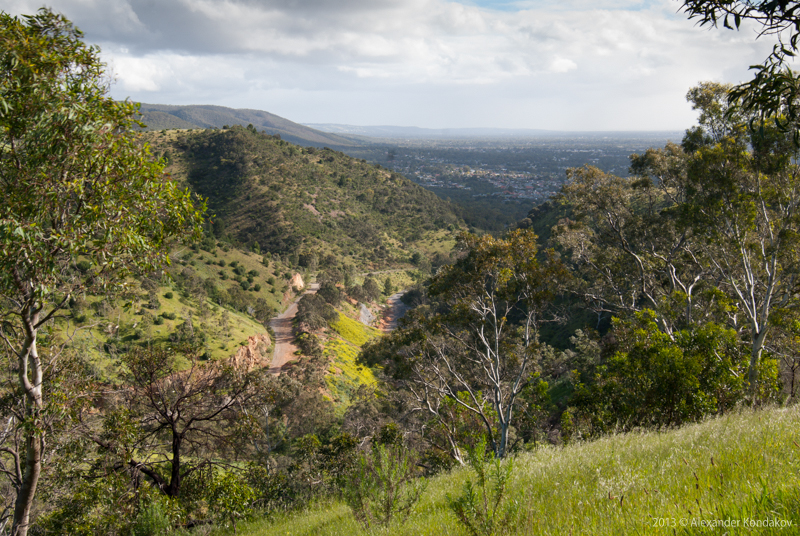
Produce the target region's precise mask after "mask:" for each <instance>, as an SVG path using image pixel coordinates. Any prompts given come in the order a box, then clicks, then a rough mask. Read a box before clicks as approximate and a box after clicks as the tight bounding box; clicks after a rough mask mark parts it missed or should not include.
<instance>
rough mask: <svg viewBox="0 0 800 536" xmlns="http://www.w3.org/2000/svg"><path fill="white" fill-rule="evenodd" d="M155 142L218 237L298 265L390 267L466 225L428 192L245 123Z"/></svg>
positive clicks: (448, 207)
mask: <svg viewBox="0 0 800 536" xmlns="http://www.w3.org/2000/svg"><path fill="white" fill-rule="evenodd" d="M152 143H153V144H155V145H157V146H158V149H159V150H169V151H170V154H172V155H173V161H174V163H173V165H172V171H173V173H174V174H175V175H176V176H178V177H181V178H185V180H187V181H188V183H189V184H190V185H191V186H192V187H193V188H194V189H195V191H196V192H198V193H199V194H200V195H203V196H205V197H208V199H209V206H210V207H211V208H212V209H213V210H214V212H215V214H216V215H217V219H216V223H215V225H216V227H215V234H217V235H223V234H224V235H227V236H228V237H229V239H231V240H233V241H234V242H236V243H237V244H241V245H242V246H243V247H246V248H250V247H252V246H253V245H254V244H256V243H257V244H258V245H259V248H260V251H262V252H269V253H278V254H280V255H287V260H289V261H291V262H290V263H291V265H292V266H303V267H305V268H307V269H309V270H312V269H315V268H316V266H314V265H315V264H316V265H323V264H322V262H321V260H322V259H323V258H324V254H323V253H322V252H323V251H324V252H327V253H328V254H333V255H334V256H335V257H342V256H345V255H354V256H355V259H356V260H357V262H358V263H359V264H363V263H375V264H380V265H386V264H389V263H392V262H395V261H398V260H405V259H407V258H408V253H407V252H406V251H405V248H404V246H402V245H401V244H404V243H406V242H408V241H412V242H413V241H414V240H417V239H418V238H419V237H422V236H423V235H425V234H426V233H430V232H433V231H435V230H437V229H442V230H444V229H447V228H448V226H449V225H453V226H455V227H457V226H458V225H459V224H460V220H459V218H458V216H456V215H455V213H454V212H453V209H452V207H451V206H450V205H449V203H447V202H445V201H443V200H441V199H439V198H438V197H436V196H435V195H434V194H432V193H430V192H428V191H426V190H425V189H423V188H422V187H420V186H418V185H416V184H414V183H412V182H411V181H408V180H406V179H404V178H402V177H400V176H399V175H396V174H395V175H392V174H391V173H389V172H387V171H385V170H381V169H377V168H375V167H373V166H369V165H367V164H365V163H361V162H359V161H357V160H354V159H352V158H350V157H347V156H345V155H344V154H342V153H338V152H335V151H332V150H330V149H322V150H315V151H314V152H311V151H309V150H306V149H301V148H296V147H294V146H291V145H289V144H287V143H286V142H285V141H282V140H278V139H275V138H274V137H272V136H268V135H265V134H262V133H258V132H253V131H252V130H248V129H246V128H241V127H238V126H237V127H233V128H231V129H229V130H206V131H201V132H192V133H191V134H185V133H182V134H179V135H176V136H175V137H174V138H169V139H168V140H167V139H162V138H157V137H154V139H153V140H152ZM343 177H345V178H347V179H349V180H348V181H341V180H340V179H342V178H343ZM368 190H371V191H372V192H373V195H371V196H370V195H362V194H364V193H365V192H367V191H368ZM309 192H313V194H314V197H313V199H312V198H310V197H309V196H308V193H309ZM312 266H314V268H312Z"/></svg>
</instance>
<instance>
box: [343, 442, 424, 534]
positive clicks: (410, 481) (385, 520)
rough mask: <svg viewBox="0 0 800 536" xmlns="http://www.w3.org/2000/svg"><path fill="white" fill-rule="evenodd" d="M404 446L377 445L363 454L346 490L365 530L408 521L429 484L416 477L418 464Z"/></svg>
mask: <svg viewBox="0 0 800 536" xmlns="http://www.w3.org/2000/svg"><path fill="white" fill-rule="evenodd" d="M408 452H409V451H408V450H407V449H405V448H404V447H403V446H401V445H391V446H387V445H382V444H375V445H374V446H373V448H372V451H371V453H367V454H361V455H360V456H359V458H358V461H357V463H356V464H355V467H354V468H353V470H352V471H351V472H350V474H349V477H348V478H347V480H346V482H345V486H344V488H343V490H342V497H343V499H344V501H345V503H347V506H349V507H350V510H351V511H352V512H353V517H355V518H356V520H357V521H358V522H359V523H360V524H361V525H362V526H363V527H364V528H365V529H369V528H370V527H371V526H374V525H388V524H389V523H390V522H391V521H392V520H393V519H399V520H400V521H401V522H403V521H405V520H406V519H407V518H408V516H409V514H410V513H411V509H412V508H413V507H414V505H415V504H417V502H418V501H419V499H420V497H421V496H422V493H423V492H424V491H425V487H426V485H427V482H426V481H425V479H424V478H416V477H415V475H414V463H413V461H412V459H411V457H410V456H409V454H408Z"/></svg>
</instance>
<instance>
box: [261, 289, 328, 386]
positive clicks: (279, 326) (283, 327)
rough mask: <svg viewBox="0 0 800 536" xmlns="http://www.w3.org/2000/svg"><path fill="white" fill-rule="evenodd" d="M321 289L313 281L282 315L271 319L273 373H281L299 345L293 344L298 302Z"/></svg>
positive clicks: (271, 366) (271, 371) (270, 369)
mask: <svg viewBox="0 0 800 536" xmlns="http://www.w3.org/2000/svg"><path fill="white" fill-rule="evenodd" d="M318 289H319V284H318V283H311V285H310V286H309V287H308V290H306V291H305V292H304V293H303V294H301V295H300V296H298V297H297V299H296V300H294V302H293V303H292V304H291V305H290V306H289V307H288V308H287V309H286V310H285V311H284V312H283V313H281V314H280V315H278V316H276V317H275V318H273V319H272V320H270V322H269V325H270V326H271V327H272V330H273V331H274V332H275V352H273V354H272V364H271V365H270V367H269V371H270V373H272V374H280V373H281V368H282V367H283V366H284V365H285V364H286V363H288V362H289V361H291V360H292V358H294V353H295V352H296V351H297V347H296V346H295V345H294V344H292V342H293V341H294V334H293V333H292V321H293V320H294V317H295V315H296V314H297V302H298V301H300V298H302V297H303V296H304V295H306V294H314V293H315V292H316V291H317V290H318Z"/></svg>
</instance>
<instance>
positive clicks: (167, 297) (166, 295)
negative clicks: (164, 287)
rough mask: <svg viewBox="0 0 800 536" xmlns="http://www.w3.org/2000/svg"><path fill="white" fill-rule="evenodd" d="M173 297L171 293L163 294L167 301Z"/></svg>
mask: <svg viewBox="0 0 800 536" xmlns="http://www.w3.org/2000/svg"><path fill="white" fill-rule="evenodd" d="M173 296H174V294H172V292H165V293H164V297H165V298H166V299H168V300H171V299H172V297H173Z"/></svg>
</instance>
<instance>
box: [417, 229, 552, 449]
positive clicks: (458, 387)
mask: <svg viewBox="0 0 800 536" xmlns="http://www.w3.org/2000/svg"><path fill="white" fill-rule="evenodd" d="M463 245H464V247H465V248H466V250H467V254H466V256H465V257H463V258H462V259H461V260H459V261H458V262H457V263H455V264H453V265H449V266H446V267H444V268H443V269H442V270H441V271H440V272H439V273H438V274H437V275H436V276H435V277H434V278H433V281H432V283H431V286H430V294H431V295H432V296H433V297H435V298H436V299H438V300H440V301H441V305H442V312H440V313H439V314H434V315H431V316H430V318H429V319H428V321H427V322H426V326H425V328H426V330H427V332H428V335H426V336H425V337H424V341H422V343H421V344H420V345H419V351H418V355H417V356H416V357H415V358H413V359H412V360H411V363H410V365H409V366H410V368H411V374H410V375H409V380H408V381H407V385H408V387H409V389H410V390H411V392H412V393H413V394H414V396H415V398H416V399H417V401H418V403H419V404H421V407H422V409H424V410H426V411H428V412H430V413H431V414H433V415H434V416H435V417H437V418H440V417H441V414H442V413H441V402H442V400H443V399H447V400H448V401H449V402H450V403H452V404H455V405H457V406H459V407H460V408H461V409H462V410H463V411H465V412H466V413H469V414H472V415H474V416H475V417H477V418H478V419H479V420H480V421H481V422H482V424H483V427H484V429H485V432H486V435H487V437H488V441H489V444H490V445H491V447H492V450H493V451H494V454H495V456H497V457H498V458H503V457H505V456H506V454H507V453H508V449H509V445H508V437H509V431H510V429H511V423H512V420H513V417H514V411H515V405H516V403H517V398H518V397H519V396H520V393H521V392H522V391H523V389H524V388H525V386H526V385H527V384H528V383H529V381H530V380H531V378H532V377H533V373H534V372H535V367H536V364H537V361H538V358H539V350H540V343H539V329H540V327H541V325H542V323H543V322H545V321H547V319H548V316H547V314H548V310H550V309H551V304H552V301H553V299H554V297H555V295H556V292H557V291H558V289H559V288H560V287H561V285H562V284H563V282H564V280H565V279H566V278H567V274H566V272H565V271H564V269H563V267H562V265H561V263H560V262H558V261H557V260H556V259H554V258H551V257H548V258H547V259H545V260H542V259H540V258H539V256H538V249H537V244H536V235H535V234H533V232H531V231H527V230H516V231H512V232H510V233H509V234H508V235H507V236H506V237H505V238H501V239H494V238H492V237H489V236H482V237H478V236H474V235H466V236H465V237H464V239H463ZM454 448H455V446H454ZM455 450H457V448H455ZM455 457H456V459H458V454H457V452H456V453H455Z"/></svg>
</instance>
